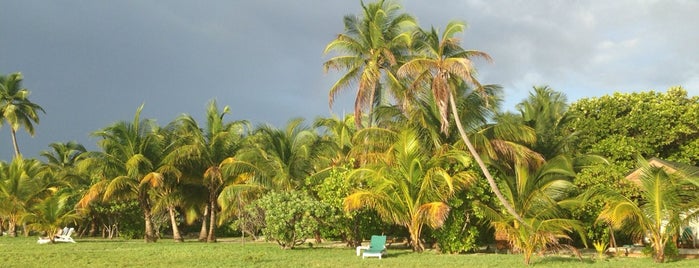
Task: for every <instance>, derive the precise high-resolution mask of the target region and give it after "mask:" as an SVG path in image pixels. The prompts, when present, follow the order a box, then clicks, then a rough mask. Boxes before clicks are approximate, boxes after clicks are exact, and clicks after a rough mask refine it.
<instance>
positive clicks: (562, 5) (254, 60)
mask: <svg viewBox="0 0 699 268" xmlns="http://www.w3.org/2000/svg"><path fill="white" fill-rule="evenodd" d="M698 5H699V4H697V2H692V1H671V2H668V1H612V2H609V1H460V0H443V1H403V6H404V7H405V10H406V11H407V12H408V13H411V14H413V15H414V16H415V17H417V18H418V20H419V22H420V25H421V26H422V27H430V26H435V27H436V28H443V27H444V26H445V25H446V24H447V22H448V21H449V20H451V19H458V20H464V21H466V22H468V24H469V25H470V28H469V29H468V30H467V31H466V32H465V33H464V35H463V36H462V40H463V46H464V47H466V48H469V49H477V50H482V51H485V52H488V53H490V54H491V55H492V56H493V58H494V59H495V62H494V63H492V64H489V63H485V62H482V61H478V62H477V67H478V69H479V70H480V78H481V80H483V82H485V83H496V84H501V85H503V86H504V87H505V93H506V96H505V100H506V104H505V107H504V108H506V109H511V108H512V107H513V106H514V104H515V103H517V102H519V101H521V100H522V99H523V98H525V97H526V95H527V94H528V92H529V90H530V88H531V86H533V85H541V84H549V85H551V86H552V87H554V88H556V89H558V90H562V91H565V92H566V93H567V94H568V95H569V96H570V97H571V100H575V99H577V98H580V97H586V96H599V95H602V94H607V93H611V92H613V91H614V90H622V91H637V90H646V89H651V88H652V89H656V90H665V89H666V88H667V87H668V86H671V85H684V86H685V87H686V88H687V89H688V91H690V94H693V95H697V94H698V93H699V78H697V73H699V64H698V62H699V56H698V55H699V53H696V52H695V51H696V48H695V47H696V44H697V43H699V37H698V36H699V34H697V33H696V31H695V30H694V29H692V28H693V27H694V26H695V25H699V23H697V19H696V18H695V17H696V16H694V14H696V12H697V11H699V7H698ZM359 11H360V5H359V1H323V0H304V1H282V0H279V1H272V0H262V1H201V2H199V1H196V2H195V1H155V0H153V1H135V0H134V1H31V0H30V1H18V0H17V1H15V0H9V1H3V4H2V8H1V9H0V73H3V74H7V73H10V72H14V71H22V72H23V73H24V75H25V82H24V85H25V86H26V87H27V88H28V89H30V90H31V91H32V96H31V100H32V101H34V102H36V103H38V104H40V105H42V106H43V107H44V108H45V109H46V111H47V114H46V115H43V116H42V119H41V123H40V124H39V125H38V126H37V129H36V132H37V136H36V137H34V138H29V137H26V136H20V141H19V142H20V146H21V148H22V149H23V150H24V152H25V154H26V155H28V156H29V157H36V156H37V155H38V152H39V151H40V150H44V149H47V148H48V147H47V145H48V144H49V143H50V142H54V141H68V140H77V141H79V142H81V143H83V144H85V145H87V146H88V147H91V148H94V143H95V140H94V139H89V138H88V134H89V133H90V132H92V131H95V130H97V129H99V128H102V127H105V126H107V125H108V124H110V123H112V122H115V121H118V120H130V119H131V118H132V117H133V113H134V112H135V110H136V108H137V107H138V106H139V105H141V104H142V103H145V108H144V111H143V117H147V118H156V119H157V120H158V122H159V123H160V124H161V125H164V124H167V123H169V122H170V121H172V120H173V119H175V118H176V117H177V116H178V115H180V114H182V113H189V114H192V115H193V116H195V118H201V117H202V114H203V112H204V110H205V106H206V103H207V102H208V101H209V100H211V99H216V100H217V101H218V103H219V105H220V106H223V105H229V106H231V108H232V115H231V119H247V120H250V121H251V122H253V123H255V124H259V123H271V124H274V125H277V126H281V125H283V124H285V123H286V122H287V120H289V119H291V118H293V117H304V118H306V119H307V121H309V122H310V121H311V120H313V119H314V118H315V117H317V116H330V115H331V113H330V111H329V109H328V105H327V98H328V96H327V94H328V88H329V87H330V86H331V85H332V83H333V82H334V80H335V79H337V74H336V73H329V74H323V72H322V68H321V64H322V62H323V61H324V60H326V59H327V57H324V56H323V54H322V51H323V48H324V47H325V45H326V44H327V43H328V42H329V41H330V40H332V39H333V38H334V37H335V35H336V34H337V33H340V32H342V30H343V25H342V17H343V16H344V15H347V14H357V13H359ZM352 98H353V92H352V90H347V91H346V92H345V93H344V94H342V95H341V96H340V98H339V99H338V101H337V102H336V106H335V107H334V109H333V112H334V113H335V114H344V113H347V112H349V111H351V110H352V109H351V107H352V104H353V100H352ZM3 140H4V141H5V142H2V141H3ZM9 141H10V140H9V134H8V133H7V131H6V127H5V128H3V129H2V131H0V158H2V159H7V158H9V157H10V156H11V150H10V146H9Z"/></svg>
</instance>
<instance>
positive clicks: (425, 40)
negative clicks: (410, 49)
mask: <svg viewBox="0 0 699 268" xmlns="http://www.w3.org/2000/svg"><path fill="white" fill-rule="evenodd" d="M464 28H466V25H465V24H464V23H461V22H456V21H452V22H449V24H448V25H447V27H446V29H445V30H444V32H443V33H442V35H441V36H440V35H439V34H438V33H437V31H436V30H435V29H434V28H433V29H432V30H431V31H429V32H427V31H421V34H420V35H421V37H420V38H419V39H418V40H419V42H420V43H421V46H420V47H421V48H422V49H421V51H420V53H422V55H424V57H418V58H415V59H412V60H410V61H408V62H406V63H405V64H403V66H401V67H400V69H398V74H399V76H402V77H412V78H414V82H413V88H415V89H416V90H419V89H421V88H422V86H423V85H429V88H431V90H432V95H433V97H434V100H435V102H436V105H437V109H438V110H439V115H440V122H441V128H440V130H441V131H442V132H443V133H448V130H449V122H450V120H449V116H448V114H449V107H451V112H452V117H453V119H454V121H455V122H456V127H457V129H458V130H459V134H460V135H461V139H462V140H463V142H464V144H466V146H467V147H468V150H469V152H470V153H471V155H472V156H473V158H474V159H475V160H476V163H478V166H479V167H480V168H481V171H482V172H483V174H484V175H485V177H486V179H487V181H488V184H489V185H490V188H491V189H492V191H493V193H494V194H495V196H496V197H497V198H498V200H499V201H500V202H501V203H502V205H503V207H505V209H506V210H507V211H508V212H509V213H510V214H512V215H513V216H514V217H515V218H516V219H518V220H520V222H522V223H524V221H523V219H522V218H521V216H520V215H519V214H517V211H516V210H515V209H514V207H512V205H511V204H510V203H509V201H508V200H507V199H506V198H505V196H503V194H502V192H501V191H500V189H499V188H498V185H497V183H496V182H495V179H494V178H493V176H492V175H491V174H490V171H488V167H487V166H486V165H485V162H483V160H482V159H481V157H480V155H479V153H478V151H477V150H476V148H475V147H474V146H473V144H472V143H471V141H470V140H469V138H468V136H467V135H466V131H465V129H464V127H463V125H462V122H461V118H460V116H459V112H458V109H457V106H456V105H457V102H456V97H455V94H456V93H455V90H456V87H457V86H458V85H459V84H460V83H462V82H466V83H468V84H472V85H474V86H475V89H476V91H478V92H479V93H481V94H485V93H486V91H485V90H484V88H483V86H482V85H481V84H480V82H478V80H477V79H476V77H475V74H476V72H475V69H474V67H473V63H472V61H471V58H473V57H481V58H484V59H486V60H490V59H491V58H490V55H488V54H487V53H485V52H481V51H475V50H465V49H463V48H462V47H461V46H460V45H459V40H458V39H457V38H456V37H454V35H455V34H457V33H460V32H462V31H463V30H464Z"/></svg>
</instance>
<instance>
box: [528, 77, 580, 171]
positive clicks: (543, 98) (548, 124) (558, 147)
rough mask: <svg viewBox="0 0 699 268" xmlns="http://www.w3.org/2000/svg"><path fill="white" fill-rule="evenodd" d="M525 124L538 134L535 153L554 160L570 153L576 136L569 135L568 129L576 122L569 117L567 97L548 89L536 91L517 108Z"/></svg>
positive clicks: (534, 146) (535, 89) (540, 88)
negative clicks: (569, 149)
mask: <svg viewBox="0 0 699 268" xmlns="http://www.w3.org/2000/svg"><path fill="white" fill-rule="evenodd" d="M517 110H519V112H520V114H521V116H522V120H523V121H524V123H525V124H526V125H527V126H529V127H531V128H533V129H534V130H535V131H536V133H537V139H536V143H534V144H533V145H532V149H534V151H537V152H539V153H541V154H543V156H544V158H551V157H554V156H556V155H559V154H564V153H569V152H568V147H569V145H570V144H569V143H570V138H571V137H572V136H573V135H574V134H575V133H566V132H565V130H564V125H565V124H566V123H568V122H569V121H570V120H572V119H573V118H572V117H571V116H570V113H568V103H567V100H566V96H565V94H563V93H561V92H558V91H555V90H553V89H552V88H550V87H548V86H543V87H534V91H533V92H531V93H529V97H528V98H527V99H525V100H524V101H522V102H520V103H519V104H517Z"/></svg>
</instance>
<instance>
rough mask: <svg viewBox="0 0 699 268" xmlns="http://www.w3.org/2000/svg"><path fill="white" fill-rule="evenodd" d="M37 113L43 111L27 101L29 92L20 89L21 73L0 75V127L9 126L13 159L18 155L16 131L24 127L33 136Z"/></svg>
mask: <svg viewBox="0 0 699 268" xmlns="http://www.w3.org/2000/svg"><path fill="white" fill-rule="evenodd" d="M38 111H41V112H44V109H43V108H41V106H39V105H38V104H36V103H33V102H31V101H29V90H27V89H26V88H23V87H22V74H21V73H13V74H10V75H7V76H1V75H0V115H1V116H2V121H0V125H2V124H5V123H7V124H8V125H9V126H10V133H11V134H12V145H13V146H14V149H15V157H18V156H19V155H20V153H19V146H18V145H17V130H19V128H20V127H24V129H25V130H27V132H28V133H29V134H30V135H32V136H33V135H34V125H33V123H39V114H38ZM32 122H33V123H32Z"/></svg>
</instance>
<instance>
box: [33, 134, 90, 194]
mask: <svg viewBox="0 0 699 268" xmlns="http://www.w3.org/2000/svg"><path fill="white" fill-rule="evenodd" d="M49 147H51V149H53V150H46V151H42V152H41V153H40V154H41V156H43V157H44V158H46V167H47V168H48V170H49V171H50V172H51V174H52V175H51V176H52V177H53V178H55V179H56V180H59V181H63V182H64V183H67V184H68V185H70V188H71V189H72V190H73V191H74V192H76V193H77V192H79V191H78V190H79V189H81V188H83V187H89V186H90V183H91V181H90V177H89V176H87V175H86V174H81V172H80V171H79V170H78V163H79V162H80V161H81V160H82V159H84V154H85V153H86V152H87V149H85V147H84V146H83V145H82V144H79V143H77V142H74V141H71V142H67V143H59V142H54V143H51V144H49ZM66 188H67V187H66Z"/></svg>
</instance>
